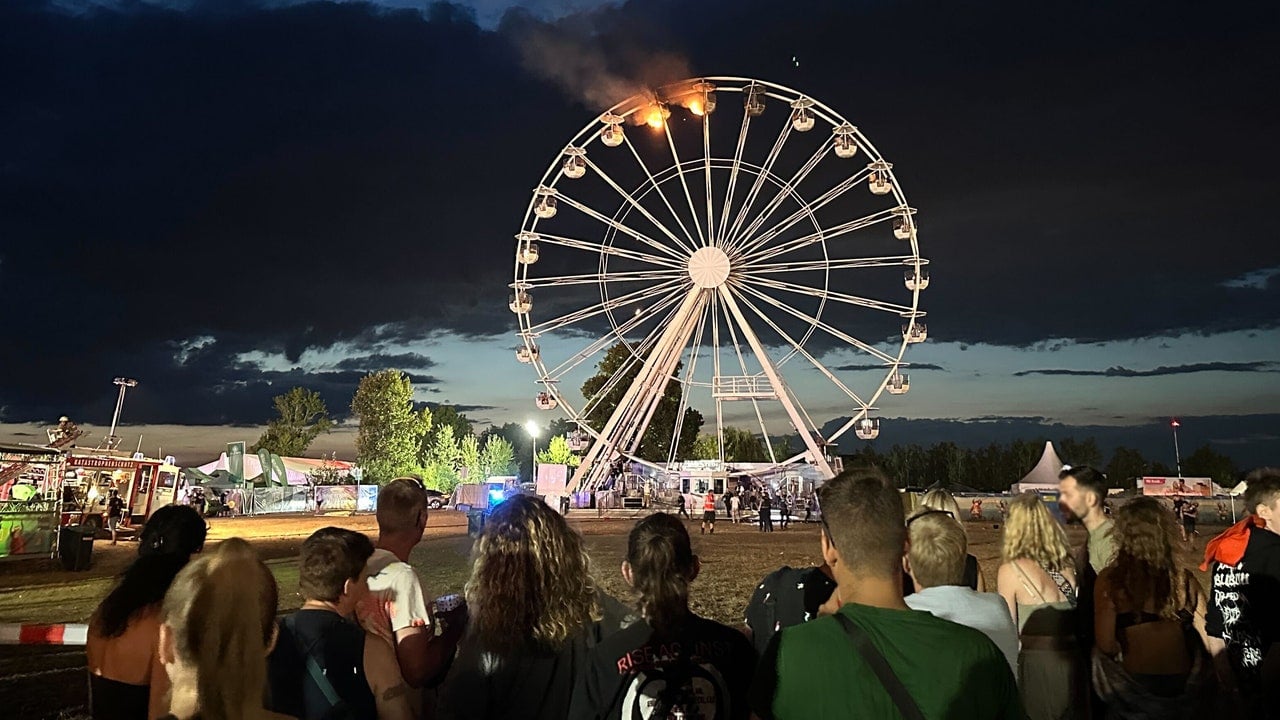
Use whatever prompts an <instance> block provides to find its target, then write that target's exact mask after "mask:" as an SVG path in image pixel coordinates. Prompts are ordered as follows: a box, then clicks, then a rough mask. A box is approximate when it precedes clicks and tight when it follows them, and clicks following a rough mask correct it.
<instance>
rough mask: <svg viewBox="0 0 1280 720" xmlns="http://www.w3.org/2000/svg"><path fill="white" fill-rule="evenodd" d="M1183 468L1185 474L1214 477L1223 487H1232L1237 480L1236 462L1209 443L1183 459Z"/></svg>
mask: <svg viewBox="0 0 1280 720" xmlns="http://www.w3.org/2000/svg"><path fill="white" fill-rule="evenodd" d="M1182 469H1183V474H1184V475H1188V476H1190V477H1207V478H1213V481H1214V482H1216V483H1218V484H1219V485H1221V486H1223V487H1231V486H1232V485H1234V484H1235V481H1236V465H1235V463H1234V462H1232V461H1231V458H1229V457H1227V456H1226V455H1223V454H1222V453H1220V452H1218V451H1217V450H1214V449H1213V446H1212V445H1209V444H1207V443H1206V444H1204V445H1201V446H1200V447H1199V448H1198V449H1197V450H1196V451H1195V452H1193V453H1191V455H1189V456H1188V457H1187V459H1186V460H1184V461H1183V463H1182Z"/></svg>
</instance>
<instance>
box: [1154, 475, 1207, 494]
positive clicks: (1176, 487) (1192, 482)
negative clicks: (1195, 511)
mask: <svg viewBox="0 0 1280 720" xmlns="http://www.w3.org/2000/svg"><path fill="white" fill-rule="evenodd" d="M1140 487H1141V489H1142V494H1143V495H1153V496H1155V497H1178V496H1180V495H1198V496H1200V497H1212V495H1213V480H1212V479H1210V478H1189V477H1144V478H1142V485H1141V486H1140Z"/></svg>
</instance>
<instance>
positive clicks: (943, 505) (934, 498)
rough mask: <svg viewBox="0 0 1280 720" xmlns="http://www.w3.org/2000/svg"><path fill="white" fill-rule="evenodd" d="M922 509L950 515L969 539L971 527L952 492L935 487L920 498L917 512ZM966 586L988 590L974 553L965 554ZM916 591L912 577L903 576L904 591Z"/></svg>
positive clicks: (981, 590) (979, 590) (983, 590)
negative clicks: (961, 512) (966, 525)
mask: <svg viewBox="0 0 1280 720" xmlns="http://www.w3.org/2000/svg"><path fill="white" fill-rule="evenodd" d="M920 510H937V511H938V512H940V513H943V514H945V515H949V516H950V517H951V518H952V520H953V521H954V522H955V524H956V525H957V526H958V527H959V528H960V531H961V532H963V533H964V537H965V544H966V546H967V544H968V541H969V528H967V527H965V525H964V520H962V519H961V517H962V516H961V515H960V503H958V502H956V498H955V496H954V495H952V494H951V493H949V492H947V491H946V490H944V489H942V488H934V489H933V490H930V491H929V492H927V493H925V494H924V497H922V498H920V506H919V507H918V508H916V512H919V511H920ZM963 584H964V585H965V586H966V587H970V588H972V589H974V590H977V591H978V592H987V579H986V577H985V576H984V575H983V572H982V565H981V564H979V563H978V558H977V557H976V556H974V555H972V554H968V553H966V554H965V558H964V583H963ZM913 592H915V587H913V586H912V584H911V578H910V577H906V576H904V577H903V585H902V593H903V595H910V594H911V593H913Z"/></svg>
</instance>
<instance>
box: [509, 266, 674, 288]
mask: <svg viewBox="0 0 1280 720" xmlns="http://www.w3.org/2000/svg"><path fill="white" fill-rule="evenodd" d="M684 274H685V273H683V272H682V271H680V270H677V269H675V268H672V269H670V270H629V271H625V272H608V273H605V272H597V273H584V274H581V275H550V276H547V277H540V278H527V279H525V280H520V281H518V282H513V283H511V287H520V288H523V289H525V290H535V289H538V288H547V287H563V286H566V285H595V284H597V283H604V282H606V281H608V282H611V283H613V282H643V281H646V280H675V279H676V278H679V277H682V276H683V275H684Z"/></svg>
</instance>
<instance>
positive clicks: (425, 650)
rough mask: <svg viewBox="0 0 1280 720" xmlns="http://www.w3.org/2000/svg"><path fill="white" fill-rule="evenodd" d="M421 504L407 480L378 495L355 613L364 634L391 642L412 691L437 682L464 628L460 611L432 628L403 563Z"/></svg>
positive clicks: (413, 575) (414, 539)
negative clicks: (374, 535)
mask: <svg viewBox="0 0 1280 720" xmlns="http://www.w3.org/2000/svg"><path fill="white" fill-rule="evenodd" d="M427 502H428V498H427V493H426V491H425V490H424V489H423V487H422V484H421V483H420V482H419V481H417V480H415V479H413V478H397V479H395V480H392V481H391V482H389V483H387V484H386V485H385V486H383V487H382V489H381V490H380V491H379V492H378V510H377V520H378V542H377V545H376V546H375V549H374V551H373V555H371V556H370V557H369V561H368V563H367V567H366V570H367V571H368V575H369V595H368V597H367V598H365V599H364V600H363V601H362V602H361V603H360V604H359V605H358V606H357V608H356V610H357V615H358V616H359V619H360V622H361V624H362V625H364V626H365V628H366V629H372V630H373V631H374V632H375V633H376V634H380V635H383V636H384V637H386V638H389V639H390V640H391V641H392V644H393V645H394V646H395V650H396V659H397V661H398V664H399V666H400V674H401V676H402V677H403V678H404V680H405V682H406V683H408V685H409V686H410V687H414V688H421V687H423V686H425V685H427V684H429V683H432V681H439V680H440V679H442V678H443V674H444V671H445V670H446V669H447V667H448V663H449V661H450V660H452V658H453V653H454V650H455V649H456V647H457V644H458V638H459V637H461V634H462V630H463V629H464V628H465V627H466V622H465V621H466V615H465V610H462V613H461V614H460V615H458V616H452V617H449V618H447V619H443V620H444V625H443V627H442V628H437V625H438V623H437V620H436V618H435V617H434V616H433V615H432V613H431V601H430V599H429V596H428V594H427V593H426V592H425V591H424V590H423V588H422V581H421V580H420V579H419V578H418V574H417V572H416V571H415V570H414V568H413V566H412V565H410V564H409V554H410V553H411V552H413V549H414V548H415V547H417V545H418V543H420V542H422V538H423V536H424V535H425V534H426V531H427V514H428V507H427ZM437 629H440V630H441V632H440V634H438V635H437V632H436V631H437ZM420 696H421V694H420V693H418V694H417V697H418V698H419V699H420ZM420 712H421V709H420V708H415V714H419V713H420Z"/></svg>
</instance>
